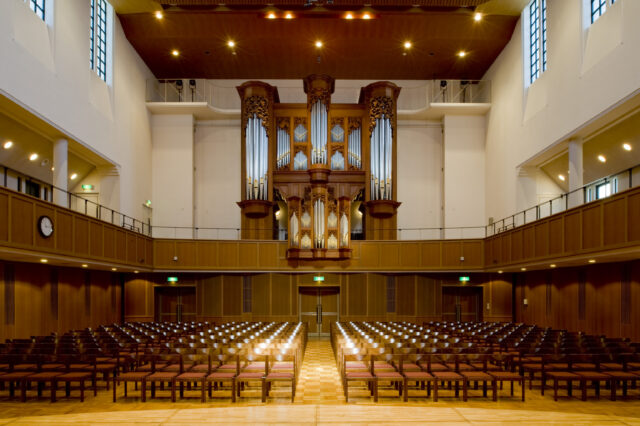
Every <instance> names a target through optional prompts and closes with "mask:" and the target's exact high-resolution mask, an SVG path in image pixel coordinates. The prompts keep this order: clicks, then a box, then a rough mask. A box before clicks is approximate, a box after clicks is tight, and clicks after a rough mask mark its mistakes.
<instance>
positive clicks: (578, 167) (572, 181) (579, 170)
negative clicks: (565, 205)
mask: <svg viewBox="0 0 640 426" xmlns="http://www.w3.org/2000/svg"><path fill="white" fill-rule="evenodd" d="M582 162H583V155H582V138H575V139H571V140H570V141H569V192H572V191H573V190H575V189H578V188H580V187H581V186H582V185H583V181H582V175H583V171H584V169H583V166H582ZM582 203H584V200H583V192H582V191H576V192H575V193H572V194H570V195H569V207H575V206H579V205H580V204H582Z"/></svg>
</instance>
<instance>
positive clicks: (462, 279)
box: [460, 277, 469, 283]
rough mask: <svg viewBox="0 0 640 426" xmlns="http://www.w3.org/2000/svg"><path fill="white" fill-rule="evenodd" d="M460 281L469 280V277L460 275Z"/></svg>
mask: <svg viewBox="0 0 640 426" xmlns="http://www.w3.org/2000/svg"><path fill="white" fill-rule="evenodd" d="M460 282H461V283H466V282H469V277H460Z"/></svg>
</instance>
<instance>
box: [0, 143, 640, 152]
mask: <svg viewBox="0 0 640 426" xmlns="http://www.w3.org/2000/svg"><path fill="white" fill-rule="evenodd" d="M5 148H6V147H5ZM622 148H624V150H625V151H631V144H628V143H623V144H622Z"/></svg>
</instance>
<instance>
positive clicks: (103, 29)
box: [89, 0, 107, 81]
mask: <svg viewBox="0 0 640 426" xmlns="http://www.w3.org/2000/svg"><path fill="white" fill-rule="evenodd" d="M89 38H90V40H89V63H90V65H91V69H92V70H95V71H96V73H97V74H98V76H99V77H100V78H101V79H102V80H104V81H107V0H91V19H90V26H89Z"/></svg>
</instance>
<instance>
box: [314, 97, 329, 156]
mask: <svg viewBox="0 0 640 426" xmlns="http://www.w3.org/2000/svg"><path fill="white" fill-rule="evenodd" d="M328 117H329V115H328V112H327V106H326V105H325V104H324V103H323V102H322V101H317V102H316V103H315V104H313V106H312V107H311V164H327V128H328Z"/></svg>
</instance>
